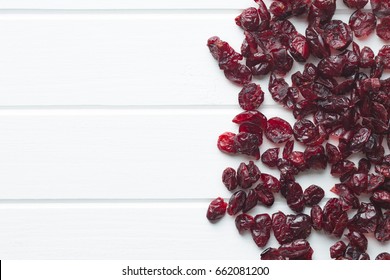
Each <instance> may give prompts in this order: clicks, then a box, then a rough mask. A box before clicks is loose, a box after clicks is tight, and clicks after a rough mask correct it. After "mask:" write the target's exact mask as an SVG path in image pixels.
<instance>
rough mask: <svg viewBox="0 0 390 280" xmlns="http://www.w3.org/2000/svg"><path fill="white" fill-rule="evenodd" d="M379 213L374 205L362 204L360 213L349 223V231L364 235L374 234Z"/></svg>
mask: <svg viewBox="0 0 390 280" xmlns="http://www.w3.org/2000/svg"><path fill="white" fill-rule="evenodd" d="M378 219H379V213H378V211H377V209H376V208H375V206H374V205H373V204H372V203H364V202H362V203H361V204H360V207H359V209H358V212H357V213H356V214H355V215H354V216H353V217H352V219H351V220H349V222H348V229H349V230H354V231H360V232H362V233H371V232H374V231H375V229H376V227H377V225H378Z"/></svg>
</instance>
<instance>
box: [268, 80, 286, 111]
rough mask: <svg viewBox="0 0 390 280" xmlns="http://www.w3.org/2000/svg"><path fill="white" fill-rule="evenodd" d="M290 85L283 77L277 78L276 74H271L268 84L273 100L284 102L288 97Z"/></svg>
mask: <svg viewBox="0 0 390 280" xmlns="http://www.w3.org/2000/svg"><path fill="white" fill-rule="evenodd" d="M288 88H289V85H288V84H287V83H286V81H285V80H284V79H283V78H277V77H276V75H275V74H271V76H270V79H269V84H268V90H269V92H270V93H271V96H272V98H273V100H275V101H276V102H278V103H282V104H283V103H284V99H286V98H287V94H288Z"/></svg>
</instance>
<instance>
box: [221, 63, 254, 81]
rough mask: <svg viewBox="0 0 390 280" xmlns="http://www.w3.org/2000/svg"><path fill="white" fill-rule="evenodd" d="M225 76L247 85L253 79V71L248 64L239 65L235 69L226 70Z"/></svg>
mask: <svg viewBox="0 0 390 280" xmlns="http://www.w3.org/2000/svg"><path fill="white" fill-rule="evenodd" d="M224 74H225V77H226V78H227V79H228V80H229V81H231V82H233V83H236V84H239V85H245V84H247V83H249V82H250V81H251V80H252V71H251V69H249V67H248V66H246V65H241V64H240V65H239V66H237V68H234V69H233V70H225V71H224Z"/></svg>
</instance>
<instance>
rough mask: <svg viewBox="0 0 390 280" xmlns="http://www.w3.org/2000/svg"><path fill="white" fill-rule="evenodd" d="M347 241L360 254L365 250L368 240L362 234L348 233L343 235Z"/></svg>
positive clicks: (356, 232)
mask: <svg viewBox="0 0 390 280" xmlns="http://www.w3.org/2000/svg"><path fill="white" fill-rule="evenodd" d="M345 236H346V237H347V238H348V239H349V244H350V245H351V246H353V247H355V248H357V249H359V250H360V251H362V252H365V251H366V250H367V244H368V240H367V238H366V237H365V236H364V234H362V233H360V232H358V231H350V232H349V233H348V234H346V235H345Z"/></svg>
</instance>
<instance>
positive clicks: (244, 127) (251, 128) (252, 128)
mask: <svg viewBox="0 0 390 280" xmlns="http://www.w3.org/2000/svg"><path fill="white" fill-rule="evenodd" d="M238 132H246V133H251V134H254V135H256V136H257V138H258V139H259V145H261V144H262V143H263V130H262V129H261V128H260V126H258V125H255V124H253V123H249V122H246V123H242V124H240V127H239V128H238Z"/></svg>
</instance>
